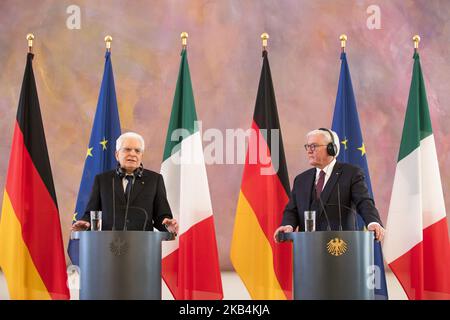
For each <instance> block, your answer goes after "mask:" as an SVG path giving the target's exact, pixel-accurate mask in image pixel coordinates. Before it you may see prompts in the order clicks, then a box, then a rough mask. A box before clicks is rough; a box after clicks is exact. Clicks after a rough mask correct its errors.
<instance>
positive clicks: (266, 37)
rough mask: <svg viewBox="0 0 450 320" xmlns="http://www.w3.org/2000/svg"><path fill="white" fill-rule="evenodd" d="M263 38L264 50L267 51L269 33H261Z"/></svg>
mask: <svg viewBox="0 0 450 320" xmlns="http://www.w3.org/2000/svg"><path fill="white" fill-rule="evenodd" d="M261 39H262V45H263V51H265V50H266V49H267V40H268V39H269V35H268V34H267V33H266V32H264V33H263V34H262V35H261Z"/></svg>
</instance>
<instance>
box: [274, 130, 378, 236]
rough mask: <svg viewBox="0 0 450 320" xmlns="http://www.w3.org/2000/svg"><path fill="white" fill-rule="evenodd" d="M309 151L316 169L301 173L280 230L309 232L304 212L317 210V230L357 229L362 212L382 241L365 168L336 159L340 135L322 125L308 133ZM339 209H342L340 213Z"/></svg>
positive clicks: (310, 162) (368, 226) (311, 161)
mask: <svg viewBox="0 0 450 320" xmlns="http://www.w3.org/2000/svg"><path fill="white" fill-rule="evenodd" d="M306 138H307V144H305V150H306V153H307V156H308V162H309V164H310V165H311V166H313V168H312V169H309V170H307V171H305V172H303V173H301V174H299V175H298V176H297V177H296V178H295V180H294V185H293V188H292V193H291V195H290V197H289V202H288V204H287V205H286V208H285V210H284V214H283V220H282V222H281V226H280V227H279V228H278V229H277V230H276V231H275V233H274V239H275V241H278V240H277V234H278V233H279V232H292V231H294V230H296V229H297V230H299V231H305V226H304V221H305V220H304V212H305V211H311V210H314V211H316V212H317V213H318V215H317V217H316V230H318V231H324V230H340V229H341V227H342V230H355V224H356V221H355V219H356V214H355V210H356V212H358V213H359V214H360V215H361V216H362V218H363V220H364V222H365V224H366V226H367V229H368V230H370V231H374V232H375V238H376V239H377V240H380V241H381V240H382V239H383V237H384V234H385V229H384V228H383V227H382V223H381V219H380V216H379V214H378V210H377V209H376V208H375V204H374V201H373V199H372V198H371V197H370V195H369V191H368V189H367V185H366V183H365V181H364V173H363V171H362V170H361V169H360V168H359V167H356V166H353V165H350V164H348V163H341V162H337V161H336V157H337V156H338V154H339V149H340V146H339V141H340V140H339V137H338V135H337V134H336V133H335V132H334V131H331V130H329V129H326V128H320V129H317V130H313V131H311V132H309V133H308V134H307V135H306ZM339 211H340V212H341V213H340V214H339Z"/></svg>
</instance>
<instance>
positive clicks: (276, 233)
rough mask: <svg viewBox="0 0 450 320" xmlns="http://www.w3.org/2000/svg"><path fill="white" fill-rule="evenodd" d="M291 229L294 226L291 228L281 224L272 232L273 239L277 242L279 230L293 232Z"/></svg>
mask: <svg viewBox="0 0 450 320" xmlns="http://www.w3.org/2000/svg"><path fill="white" fill-rule="evenodd" d="M293 231H294V228H292V226H281V227H279V228H278V229H277V230H275V233H274V234H273V239H274V240H275V242H276V243H279V241H278V239H277V235H278V233H279V232H293Z"/></svg>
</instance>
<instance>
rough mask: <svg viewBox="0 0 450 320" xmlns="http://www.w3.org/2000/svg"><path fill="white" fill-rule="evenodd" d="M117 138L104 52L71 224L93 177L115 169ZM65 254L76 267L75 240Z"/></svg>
mask: <svg viewBox="0 0 450 320" xmlns="http://www.w3.org/2000/svg"><path fill="white" fill-rule="evenodd" d="M119 136H120V121H119V111H118V109H117V99H116V89H115V86H114V75H113V70H112V64H111V52H109V51H107V52H106V55H105V69H104V71H103V80H102V85H101V88H100V94H99V97H98V102H97V110H96V112H95V118H94V125H93V126H92V131H91V138H90V139H89V145H88V147H87V151H86V160H85V162H84V170H83V176H82V178H81V183H80V190H79V191H78V198H77V204H76V208H75V213H74V214H73V218H72V223H74V222H76V221H77V220H78V219H79V218H81V217H82V216H83V215H84V212H85V208H86V205H87V202H88V201H89V197H90V194H91V190H92V185H93V184H94V178H95V176H96V175H97V174H99V173H102V172H104V171H108V170H111V169H114V168H115V167H116V164H117V160H116V158H115V151H116V140H117V138H118V137H119ZM68 253H69V256H70V260H71V261H72V263H73V264H74V265H78V240H70V242H69V248H68Z"/></svg>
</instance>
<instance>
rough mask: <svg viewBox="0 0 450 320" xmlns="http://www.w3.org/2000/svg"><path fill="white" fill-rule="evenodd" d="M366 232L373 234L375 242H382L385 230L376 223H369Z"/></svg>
mask: <svg viewBox="0 0 450 320" xmlns="http://www.w3.org/2000/svg"><path fill="white" fill-rule="evenodd" d="M367 230H369V231H374V232H375V240H378V241H383V239H384V234H385V233H386V230H385V229H384V228H383V227H382V226H381V225H380V224H378V223H371V224H369V226H368V227H367Z"/></svg>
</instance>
